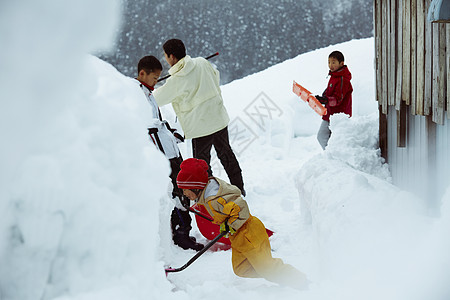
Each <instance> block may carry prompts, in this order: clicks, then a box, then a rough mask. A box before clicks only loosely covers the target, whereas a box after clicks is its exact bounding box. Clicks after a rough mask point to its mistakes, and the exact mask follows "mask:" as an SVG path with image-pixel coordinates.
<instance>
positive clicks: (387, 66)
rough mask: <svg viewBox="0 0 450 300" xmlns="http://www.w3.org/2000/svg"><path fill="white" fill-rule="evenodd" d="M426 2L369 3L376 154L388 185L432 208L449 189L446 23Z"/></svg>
mask: <svg viewBox="0 0 450 300" xmlns="http://www.w3.org/2000/svg"><path fill="white" fill-rule="evenodd" d="M431 2H432V1H431V0H382V1H376V0H375V1H374V24H375V25H374V26H375V60H376V61H375V72H376V99H377V101H378V104H379V111H380V148H381V152H382V155H383V157H384V158H385V159H386V161H387V162H388V164H389V166H390V170H391V174H392V179H393V183H394V184H395V185H397V186H399V187H400V188H402V189H404V190H407V191H411V192H413V193H414V194H417V195H419V196H420V197H422V198H424V199H426V200H427V201H428V203H430V208H431V209H433V208H437V207H438V205H439V203H438V201H439V200H440V199H441V198H442V195H443V194H444V192H445V190H446V188H447V187H448V186H450V87H449V82H450V76H449V72H450V23H446V21H445V20H444V22H440V23H432V22H430V21H428V20H427V14H428V10H429V8H430V5H431Z"/></svg>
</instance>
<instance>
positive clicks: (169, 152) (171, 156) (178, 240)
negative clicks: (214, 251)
mask: <svg viewBox="0 0 450 300" xmlns="http://www.w3.org/2000/svg"><path fill="white" fill-rule="evenodd" d="M161 71H162V65H161V63H160V62H159V60H158V59H157V58H156V57H154V56H144V57H143V58H141V60H140V61H139V63H138V77H137V78H136V79H137V81H138V83H139V86H140V87H141V89H142V91H143V92H144V94H145V96H146V97H147V101H148V103H149V104H150V108H151V119H150V120H151V121H150V123H149V127H148V134H149V136H150V140H151V141H152V142H153V143H154V144H155V146H156V147H157V148H158V149H159V150H160V151H161V152H162V153H164V155H165V156H166V157H167V159H168V160H169V162H170V167H171V174H170V178H171V180H172V188H173V189H172V198H173V199H174V200H175V202H176V203H177V205H176V206H175V207H174V209H173V211H172V215H171V218H170V224H171V228H172V239H173V241H174V244H175V245H178V246H180V247H181V248H183V249H194V250H197V251H199V250H201V249H203V245H202V244H200V243H197V242H196V241H195V238H193V237H190V236H189V232H190V230H191V229H192V226H191V222H192V219H191V216H190V215H189V211H188V210H187V207H189V199H187V198H186V196H184V195H183V191H182V190H181V189H180V188H178V186H177V183H176V178H177V175H178V172H180V164H181V162H182V161H183V158H182V157H181V153H180V150H179V148H178V145H177V143H178V142H182V141H183V140H184V139H183V137H182V136H181V135H180V134H179V133H178V132H177V131H176V130H174V129H172V128H171V127H170V126H169V123H167V121H165V120H163V119H162V116H161V112H160V110H159V107H158V105H157V104H156V101H155V98H154V97H153V95H152V91H153V87H154V86H155V84H156V82H157V81H158V78H159V76H160V75H161ZM184 206H186V207H184Z"/></svg>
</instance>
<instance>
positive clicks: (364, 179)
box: [296, 115, 449, 299]
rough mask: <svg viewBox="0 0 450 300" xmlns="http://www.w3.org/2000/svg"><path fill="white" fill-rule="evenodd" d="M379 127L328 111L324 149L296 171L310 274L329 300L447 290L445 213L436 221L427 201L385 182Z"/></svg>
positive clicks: (368, 118)
mask: <svg viewBox="0 0 450 300" xmlns="http://www.w3.org/2000/svg"><path fill="white" fill-rule="evenodd" d="M377 128H378V122H377V120H376V118H375V117H374V116H355V117H353V118H351V119H349V118H347V116H345V115H336V116H332V118H331V130H332V132H333V133H332V136H331V139H330V143H329V146H328V147H327V148H326V150H325V151H324V152H323V153H321V154H318V155H316V156H315V157H313V158H312V159H310V160H309V161H308V162H306V163H305V164H304V165H303V166H302V168H301V169H300V171H299V172H298V174H297V177H296V184H297V188H298V191H299V197H300V205H301V207H300V211H301V219H302V222H303V224H304V226H305V233H304V234H305V235H308V234H311V235H312V237H310V238H311V239H312V240H313V241H315V242H316V251H317V253H318V258H316V259H317V261H320V264H319V265H318V266H316V268H318V269H316V270H315V271H314V272H311V273H316V275H315V276H317V277H316V278H315V279H316V280H317V281H318V282H321V283H320V284H319V286H318V289H320V290H321V292H322V295H328V294H330V295H331V294H333V298H334V299H362V298H364V299H424V298H428V297H429V296H430V295H433V294H439V293H445V292H448V289H447V290H446V289H445V288H447V287H445V288H444V286H443V283H442V278H443V277H441V276H442V275H443V274H442V271H443V269H442V268H441V266H440V265H441V263H442V262H446V265H448V262H449V260H448V254H444V252H441V249H444V248H445V249H448V245H445V247H441V246H444V245H443V240H444V236H445V235H444V234H443V233H444V232H443V230H444V231H447V233H448V227H447V229H444V228H446V227H443V226H442V225H443V224H444V223H446V224H447V223H448V220H449V219H448V215H446V212H445V211H444V215H443V216H442V219H441V220H439V221H438V222H437V223H436V224H434V223H433V222H434V221H433V219H431V218H429V217H427V214H426V212H427V207H426V202H425V201H424V199H418V198H416V197H415V196H414V195H412V194H410V193H407V192H404V191H401V190H399V189H398V188H396V187H395V186H393V185H391V184H390V183H389V182H390V177H389V172H388V169H387V166H386V165H385V164H383V160H382V159H381V158H380V157H379V149H377V148H376V144H377V142H376V137H377V134H376V133H377ZM447 197H448V196H447ZM444 198H445V197H444ZM444 209H445V207H444ZM440 223H442V224H440ZM436 229H438V232H439V234H434V233H433V231H434V230H436ZM437 235H439V238H438V237H437ZM432 237H434V238H432ZM427 244H428V245H433V246H431V247H433V248H434V247H435V249H433V250H431V249H430V248H429V247H430V246H428V247H427V246H425V245H427ZM427 248H428V249H427ZM436 249H439V250H437V251H436ZM436 252H437V253H436ZM447 253H448V252H447ZM429 257H435V258H437V259H436V260H435V261H432V262H430V261H429ZM437 270H440V272H436V271H437ZM438 273H439V276H438V275H437V274H438ZM431 274H433V279H434V280H435V281H430V280H429V275H431ZM434 276H436V277H434ZM424 283H426V284H424ZM324 286H327V287H326V288H324ZM429 299H444V298H439V297H431V298H429Z"/></svg>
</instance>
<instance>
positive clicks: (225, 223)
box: [220, 221, 236, 238]
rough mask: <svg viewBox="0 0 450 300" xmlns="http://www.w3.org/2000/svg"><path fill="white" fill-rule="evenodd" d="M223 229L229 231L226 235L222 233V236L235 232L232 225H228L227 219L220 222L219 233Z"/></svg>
mask: <svg viewBox="0 0 450 300" xmlns="http://www.w3.org/2000/svg"><path fill="white" fill-rule="evenodd" d="M224 231H229V234H228V233H227V234H226V235H224V237H226V238H227V237H228V236H229V235H230V234H231V235H233V234H235V233H236V230H234V229H233V227H230V226H228V224H227V221H225V222H223V223H222V224H220V233H222V232H224Z"/></svg>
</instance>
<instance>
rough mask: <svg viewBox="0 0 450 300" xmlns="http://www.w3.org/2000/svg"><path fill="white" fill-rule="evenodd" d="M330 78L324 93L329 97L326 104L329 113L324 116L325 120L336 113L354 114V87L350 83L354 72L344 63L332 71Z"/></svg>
mask: <svg viewBox="0 0 450 300" xmlns="http://www.w3.org/2000/svg"><path fill="white" fill-rule="evenodd" d="M328 75H330V76H331V77H330V80H329V81H328V86H327V89H326V90H325V91H324V92H323V95H324V96H326V97H327V98H328V103H327V104H326V106H325V107H326V108H327V114H326V115H324V116H323V117H322V119H323V120H325V121H329V120H330V116H331V115H333V114H336V113H345V114H347V115H349V116H350V117H351V116H352V92H353V87H352V84H351V83H350V80H351V79H352V74H351V73H350V71H349V70H348V68H347V66H346V65H344V66H343V67H342V68H340V69H339V70H337V71H335V72H330V73H329V74H328Z"/></svg>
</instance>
